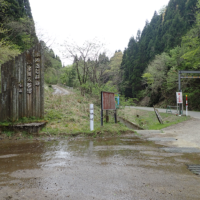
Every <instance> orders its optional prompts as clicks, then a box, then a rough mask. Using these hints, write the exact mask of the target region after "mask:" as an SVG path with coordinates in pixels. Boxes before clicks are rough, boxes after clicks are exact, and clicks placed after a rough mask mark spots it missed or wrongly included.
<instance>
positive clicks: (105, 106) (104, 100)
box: [101, 92, 117, 126]
mask: <svg viewBox="0 0 200 200" xmlns="http://www.w3.org/2000/svg"><path fill="white" fill-rule="evenodd" d="M104 110H106V111H109V110H114V113H115V114H114V117H115V123H117V111H116V107H115V93H112V92H101V126H103V111H104Z"/></svg>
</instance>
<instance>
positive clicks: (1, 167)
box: [0, 135, 200, 200]
mask: <svg viewBox="0 0 200 200" xmlns="http://www.w3.org/2000/svg"><path fill="white" fill-rule="evenodd" d="M161 147H163V146H160V145H156V144H155V143H154V142H153V141H147V140H141V139H139V138H136V137H135V136H132V135H129V136H124V137H119V138H100V139H91V138H90V139H86V138H77V139H66V140H58V141H47V140H46V139H41V140H40V139H39V140H28V141H25V140H19V141H6V140H1V141H0V199H2V200H3V199H15V200H17V199H18V200H22V199H29V200H31V199H48V200H49V199H52V200H55V199H59V200H62V199H63V200H64V199H72V200H73V199H77V200H79V199H80V200H82V199H83V200H90V199H99V200H100V199H105V200H112V199H117V200H118V199H120V200H121V199H124V200H129V199H130V200H133V199H136V200H142V199H144V200H146V199H149V200H150V199H152V200H155V199H158V200H161V199H167V200H168V199H174V200H178V199H190V200H191V199H192V200H195V199H200V176H197V175H194V174H193V173H192V172H190V171H189V170H188V169H187V166H186V164H200V155H199V153H192V154H183V153H169V152H165V151H164V150H162V149H161Z"/></svg>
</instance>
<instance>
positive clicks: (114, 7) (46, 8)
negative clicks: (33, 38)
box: [29, 0, 169, 64]
mask: <svg viewBox="0 0 200 200" xmlns="http://www.w3.org/2000/svg"><path fill="white" fill-rule="evenodd" d="M29 2H30V4H31V10H32V14H33V18H34V21H35V23H36V29H37V32H38V34H41V33H43V34H45V35H46V39H44V40H47V38H51V39H55V41H54V43H62V42H63V41H65V40H68V39H71V40H74V41H76V43H78V44H80V45H81V44H82V43H83V42H84V41H86V40H92V39H94V38H98V40H100V41H102V42H104V43H105V44H106V47H107V49H108V50H109V51H110V52H112V53H114V52H115V50H119V49H120V50H122V51H123V50H124V48H125V47H127V45H128V41H129V39H130V37H132V36H135V35H136V33H137V30H138V29H140V30H142V29H143V27H144V25H145V21H146V20H147V19H148V20H149V21H151V18H152V17H153V14H154V11H159V10H160V8H161V7H163V5H167V4H168V2H169V0H138V1H136V0H123V1H122V0H121V1H119V0H101V1H100V0H29ZM52 47H53V49H54V51H55V53H57V54H58V55H59V52H58V49H57V48H56V46H52ZM60 56H61V55H60ZM63 61H64V60H63ZM64 62H65V64H70V63H69V61H64Z"/></svg>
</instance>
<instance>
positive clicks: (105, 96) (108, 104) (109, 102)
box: [101, 92, 115, 110]
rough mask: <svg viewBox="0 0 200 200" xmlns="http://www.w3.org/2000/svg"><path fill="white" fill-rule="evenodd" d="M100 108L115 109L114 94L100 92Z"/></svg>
mask: <svg viewBox="0 0 200 200" xmlns="http://www.w3.org/2000/svg"><path fill="white" fill-rule="evenodd" d="M101 103H102V110H115V94H114V93H111V92H102V102H101Z"/></svg>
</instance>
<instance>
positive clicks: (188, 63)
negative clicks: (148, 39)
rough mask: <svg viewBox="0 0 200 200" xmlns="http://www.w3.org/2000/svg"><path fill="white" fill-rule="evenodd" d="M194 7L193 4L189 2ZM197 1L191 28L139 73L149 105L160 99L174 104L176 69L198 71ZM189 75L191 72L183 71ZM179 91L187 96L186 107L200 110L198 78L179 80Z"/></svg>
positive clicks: (199, 24) (199, 25)
mask: <svg viewBox="0 0 200 200" xmlns="http://www.w3.org/2000/svg"><path fill="white" fill-rule="evenodd" d="M193 6H194V5H193ZM199 10H200V1H199V0H198V3H197V6H196V12H195V16H194V17H195V18H196V21H195V23H194V24H193V26H192V28H191V29H190V30H188V31H187V33H186V34H185V35H184V36H182V37H181V38H180V41H181V42H180V44H179V45H177V46H176V47H174V48H171V50H170V51H166V53H165V52H163V53H162V54H160V55H157V56H156V57H155V59H154V60H153V61H151V62H150V64H149V65H148V67H147V68H146V70H145V73H144V74H143V76H142V77H143V80H144V84H145V86H147V87H146V90H143V94H144V95H149V96H150V97H151V99H150V102H149V104H150V105H152V104H156V103H158V102H163V103H164V104H163V106H164V105H166V104H175V103H176V100H175V92H176V91H178V83H177V81H178V71H179V70H200V58H199V54H200V12H199ZM187 75H189V76H191V75H192V74H187ZM181 82H182V91H183V93H184V96H185V94H187V95H188V98H189V99H190V109H196V110H199V109H200V106H199V105H200V99H199V98H198V96H199V95H200V88H199V83H200V80H199V79H182V81H181Z"/></svg>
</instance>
